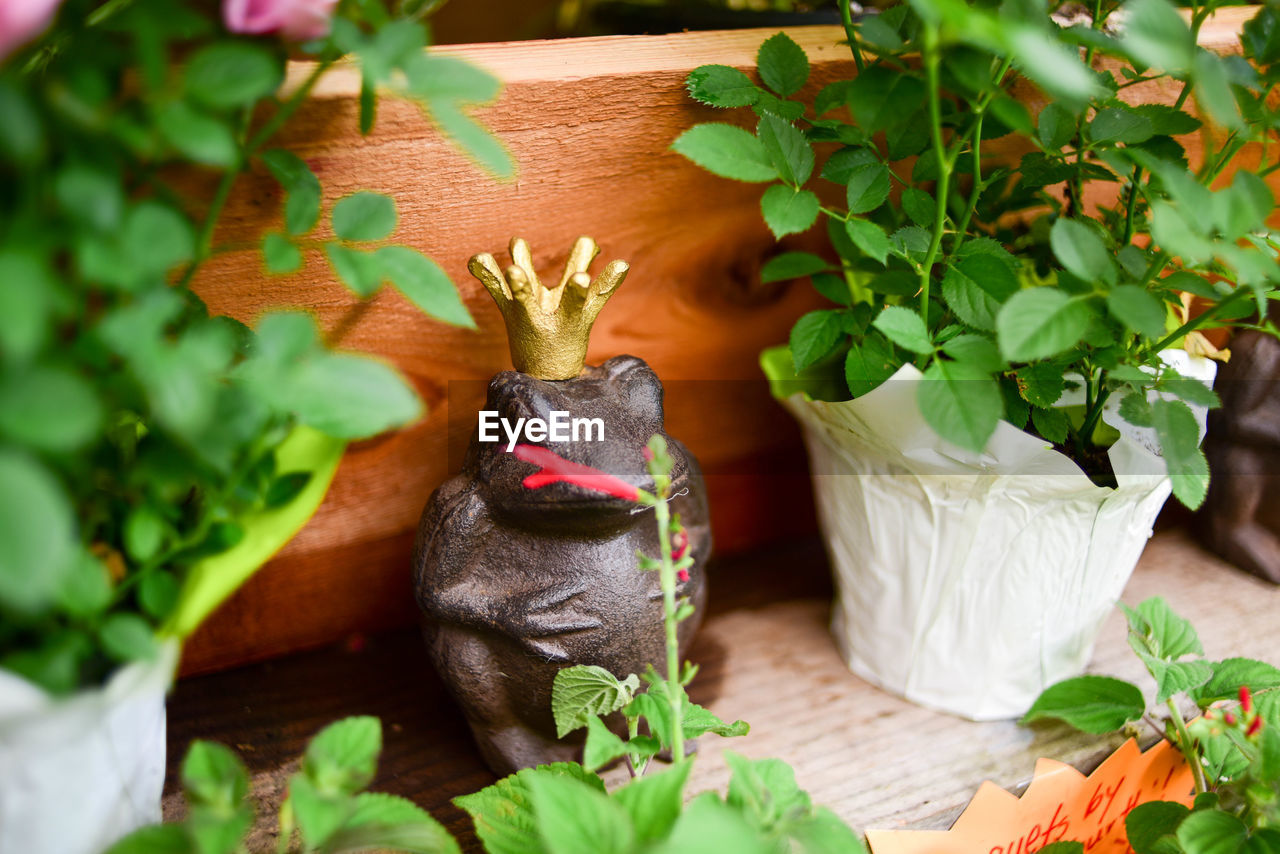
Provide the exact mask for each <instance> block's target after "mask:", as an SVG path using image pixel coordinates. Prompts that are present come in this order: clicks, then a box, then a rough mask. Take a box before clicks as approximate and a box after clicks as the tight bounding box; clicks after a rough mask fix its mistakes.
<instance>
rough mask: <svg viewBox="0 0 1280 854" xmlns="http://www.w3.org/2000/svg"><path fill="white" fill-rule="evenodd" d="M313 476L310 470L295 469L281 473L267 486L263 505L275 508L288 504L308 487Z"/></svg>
mask: <svg viewBox="0 0 1280 854" xmlns="http://www.w3.org/2000/svg"><path fill="white" fill-rule="evenodd" d="M311 477H312V473H311V472H309V471H294V472H288V473H286V474H282V475H280V476H279V477H277V478H276V479H275V480H273V481H271V485H270V486H268V487H267V492H266V494H265V495H264V496H263V497H262V504H263V506H264V507H266V508H268V509H272V510H274V509H277V508H280V507H283V506H284V505H286V504H288V503H289V502H290V501H292V500H293V499H295V498H297V497H298V494H299V493H301V492H302V491H303V490H304V489H306V488H307V484H309V483H310V482H311Z"/></svg>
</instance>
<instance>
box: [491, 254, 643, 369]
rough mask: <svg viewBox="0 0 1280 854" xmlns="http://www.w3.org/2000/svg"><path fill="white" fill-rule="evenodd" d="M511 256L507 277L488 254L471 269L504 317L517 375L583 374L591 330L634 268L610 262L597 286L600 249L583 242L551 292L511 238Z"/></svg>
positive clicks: (623, 263) (529, 257)
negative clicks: (594, 265) (594, 269)
mask: <svg viewBox="0 0 1280 854" xmlns="http://www.w3.org/2000/svg"><path fill="white" fill-rule="evenodd" d="M510 251H511V260H512V261H514V262H515V263H514V264H512V265H511V266H510V267H508V268H507V271H506V274H505V275H504V274H503V272H502V269H501V268H500V267H499V266H498V262H497V260H496V259H495V258H494V257H493V256H492V255H490V254H489V253H487V252H482V253H480V254H479V255H475V256H473V257H472V258H471V261H470V262H468V263H467V269H468V270H470V271H471V275H473V276H475V277H476V278H477V279H479V280H480V281H481V283H483V284H484V287H485V290H487V291H488V292H489V295H490V296H492V297H493V301H494V302H496V303H497V304H498V308H499V309H500V310H501V311H502V319H503V320H504V321H505V322H506V324H507V342H508V344H509V345H510V347H511V362H512V364H513V365H515V369H516V370H517V371H521V372H523V373H526V374H528V375H529V376H531V377H536V378H538V379H542V380H571V379H573V378H574V377H576V376H578V374H580V373H582V366H583V364H584V363H585V362H586V359H587V342H588V341H589V339H590V337H591V326H592V324H594V323H595V322H596V317H597V316H598V315H599V314H600V309H602V308H604V304H605V303H606V302H608V301H609V297H610V296H611V295H612V294H613V292H614V291H615V290H617V289H618V286H619V285H621V284H622V280H623V279H625V278H626V277H627V270H629V269H630V268H629V267H628V266H627V262H626V261H610V262H609V263H608V265H607V266H606V267H605V268H604V272H602V273H601V274H600V275H599V276H596V278H595V279H594V280H593V279H592V278H591V276H589V275H588V274H587V267H588V266H590V264H591V261H592V260H593V259H594V258H595V257H596V255H597V254H599V252H600V247H598V246H596V242H595V241H594V240H592V239H591V238H590V237H579V238H578V239H577V241H576V242H575V243H574V244H573V251H572V252H570V253H569V260H568V261H567V262H565V265H564V274H563V275H562V276H561V277H560V284H558V285H556V286H555V287H554V288H548V287H545V286H544V285H543V284H542V282H540V281H539V280H538V274H537V272H536V271H535V270H534V269H533V255H532V254H530V252H529V244H528V243H526V242H525V241H523V240H521V239H520V238H519V237H513V238H512V239H511V248H510Z"/></svg>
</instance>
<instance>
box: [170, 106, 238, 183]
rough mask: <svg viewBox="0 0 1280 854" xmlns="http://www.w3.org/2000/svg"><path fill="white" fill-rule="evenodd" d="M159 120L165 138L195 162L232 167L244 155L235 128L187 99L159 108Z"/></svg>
mask: <svg viewBox="0 0 1280 854" xmlns="http://www.w3.org/2000/svg"><path fill="white" fill-rule="evenodd" d="M155 123H156V129H157V130H158V131H160V136H161V137H163V138H164V141H165V142H167V143H169V145H171V146H173V147H174V148H175V149H177V150H178V152H179V153H181V154H182V155H183V156H184V157H187V158H188V159H190V160H192V161H194V162H195V163H202V164H204V165H206V166H218V167H221V168H223V169H230V168H231V167H232V166H235V164H236V161H237V160H238V159H239V157H240V147H239V145H237V144H236V138H235V135H234V134H233V133H232V132H231V128H229V127H227V125H226V124H225V123H223V122H221V121H219V120H218V119H215V118H214V117H213V116H210V115H207V114H205V113H202V112H199V111H198V110H196V109H195V108H194V107H192V106H191V105H189V104H187V103H186V102H184V101H175V102H173V103H171V104H169V105H167V106H165V107H163V108H161V109H160V110H159V111H157V113H156V118H155Z"/></svg>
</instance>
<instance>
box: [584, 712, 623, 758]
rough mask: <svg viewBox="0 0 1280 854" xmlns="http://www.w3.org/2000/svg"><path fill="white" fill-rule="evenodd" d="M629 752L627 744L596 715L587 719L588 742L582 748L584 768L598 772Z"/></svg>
mask: <svg viewBox="0 0 1280 854" xmlns="http://www.w3.org/2000/svg"><path fill="white" fill-rule="evenodd" d="M628 752H629V751H628V747H627V742H625V741H623V740H622V739H621V738H619V737H618V736H617V735H615V734H614V733H613V731H612V730H610V729H609V727H608V726H607V725H606V724H605V722H604V721H602V720H600V719H599V718H598V717H596V716H595V715H589V716H588V717H587V740H586V744H584V745H583V748H582V764H583V767H585V768H586V769H587V770H588V771H596V770H599V769H600V768H603V767H604V766H606V765H608V764H609V763H610V762H613V761H614V760H615V759H621V758H622V757H623V756H626V755H627V753H628Z"/></svg>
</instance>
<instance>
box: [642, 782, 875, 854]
mask: <svg viewBox="0 0 1280 854" xmlns="http://www.w3.org/2000/svg"><path fill="white" fill-rule="evenodd" d="M651 850H653V851H654V852H657V854H687V852H720V851H724V852H733V854H777V852H778V850H779V848H778V843H777V841H775V840H771V839H767V838H765V837H764V836H763V835H762V834H761V833H759V832H758V831H757V830H756V829H755V828H754V827H753V826H752V825H751V824H750V823H749V822H748V820H747V818H746V816H744V815H743V813H742V811H741V810H739V809H736V808H734V807H731V806H729V805H728V804H726V803H725V802H724V801H722V800H720V798H718V797H717V796H716V794H715V793H714V792H704V793H703V794H701V795H700V796H698V797H697V798H694V800H693V802H692V803H690V804H689V805H688V806H687V807H686V808H685V810H684V813H682V814H681V816H680V818H679V819H678V820H677V821H676V824H675V827H673V828H672V829H671V835H670V836H669V837H668V838H667V840H666V843H665V844H662V845H659V846H657V847H656V848H653V849H651ZM854 850H856V849H854ZM849 854H852V851H851V852H849Z"/></svg>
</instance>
